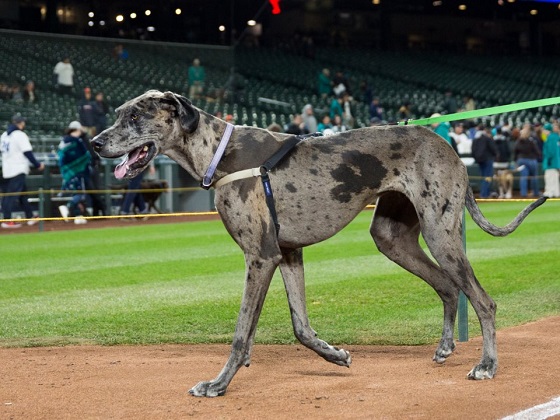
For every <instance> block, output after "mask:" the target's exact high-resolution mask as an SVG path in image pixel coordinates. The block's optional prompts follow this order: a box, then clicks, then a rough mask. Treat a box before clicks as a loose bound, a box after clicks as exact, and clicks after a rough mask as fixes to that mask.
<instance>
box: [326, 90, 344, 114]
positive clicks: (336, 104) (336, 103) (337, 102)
mask: <svg viewBox="0 0 560 420" xmlns="http://www.w3.org/2000/svg"><path fill="white" fill-rule="evenodd" d="M343 103H344V93H341V94H340V95H338V97H336V98H333V99H332V100H331V104H330V107H329V116H330V117H331V121H332V120H333V119H334V116H335V115H339V116H340V117H341V118H342V115H343V114H344V109H343V108H342V104H343Z"/></svg>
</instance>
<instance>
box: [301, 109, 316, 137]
mask: <svg viewBox="0 0 560 420" xmlns="http://www.w3.org/2000/svg"><path fill="white" fill-rule="evenodd" d="M301 117H302V119H303V126H304V130H305V132H307V133H316V132H317V118H315V113H314V111H313V106H312V105H311V104H307V105H305V106H304V107H303V109H302V110H301Z"/></svg>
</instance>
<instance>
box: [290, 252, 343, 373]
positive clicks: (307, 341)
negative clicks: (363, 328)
mask: <svg viewBox="0 0 560 420" xmlns="http://www.w3.org/2000/svg"><path fill="white" fill-rule="evenodd" d="M280 271H281V272H282V278H283V279H284V286H285V287H286V293H287V295H288V304H289V305H290V313H291V314H292V324H293V327H294V334H295V336H296V337H297V339H298V340H299V341H300V342H301V344H303V345H304V346H305V347H307V348H309V349H311V350H313V351H314V352H316V353H317V354H318V355H319V356H321V357H323V358H324V359H325V360H327V361H329V362H331V363H335V364H337V365H340V366H348V367H349V366H350V363H351V361H352V358H351V357H350V353H348V352H347V351H346V350H344V349H338V348H336V347H333V346H331V345H330V344H329V343H327V342H325V341H323V340H321V339H319V338H318V337H317V334H316V333H315V331H314V330H313V329H312V328H311V327H310V325H309V317H308V315H307V307H306V303H305V279H304V273H303V252H302V250H301V248H300V249H283V250H282V261H281V262H280Z"/></svg>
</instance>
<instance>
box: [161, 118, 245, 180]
mask: <svg viewBox="0 0 560 420" xmlns="http://www.w3.org/2000/svg"><path fill="white" fill-rule="evenodd" d="M197 110H198V109H197ZM198 111H199V112H200V123H199V125H198V127H197V129H196V130H195V131H194V133H192V134H187V133H185V132H182V133H180V134H179V136H178V138H177V141H175V142H174V144H173V147H172V148H171V149H170V150H169V151H167V152H166V155H167V156H169V157H170V158H171V159H173V160H174V161H175V162H177V163H178V164H179V165H180V166H181V167H183V169H185V170H186V171H187V172H188V173H189V174H190V175H191V176H192V177H193V178H195V179H196V180H197V181H201V180H202V177H203V176H204V173H205V172H206V169H207V168H208V165H209V164H210V162H211V161H212V158H213V157H214V154H215V153H216V150H217V149H218V145H219V144H220V140H221V138H222V134H223V133H224V131H225V129H226V126H227V123H226V122H225V121H223V120H221V119H219V118H216V117H214V116H212V115H210V114H208V113H206V112H204V111H202V110H198ZM234 136H235V130H234V133H233V134H232V138H233V137H234Z"/></svg>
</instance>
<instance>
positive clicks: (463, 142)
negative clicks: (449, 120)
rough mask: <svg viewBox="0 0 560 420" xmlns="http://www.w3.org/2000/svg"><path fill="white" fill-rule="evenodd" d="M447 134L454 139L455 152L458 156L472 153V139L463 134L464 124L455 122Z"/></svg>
mask: <svg viewBox="0 0 560 420" xmlns="http://www.w3.org/2000/svg"><path fill="white" fill-rule="evenodd" d="M449 136H450V137H452V138H453V139H454V140H455V144H456V145H457V153H459V156H470V155H471V153H472V140H471V139H469V137H468V136H467V135H466V134H465V131H464V126H463V124H461V123H457V124H455V127H453V131H452V132H450V133H449Z"/></svg>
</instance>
